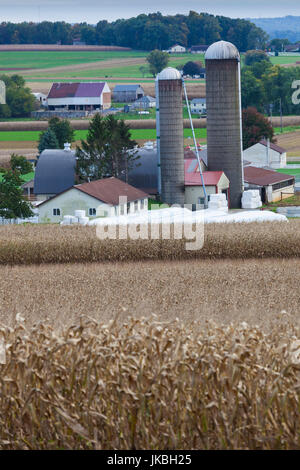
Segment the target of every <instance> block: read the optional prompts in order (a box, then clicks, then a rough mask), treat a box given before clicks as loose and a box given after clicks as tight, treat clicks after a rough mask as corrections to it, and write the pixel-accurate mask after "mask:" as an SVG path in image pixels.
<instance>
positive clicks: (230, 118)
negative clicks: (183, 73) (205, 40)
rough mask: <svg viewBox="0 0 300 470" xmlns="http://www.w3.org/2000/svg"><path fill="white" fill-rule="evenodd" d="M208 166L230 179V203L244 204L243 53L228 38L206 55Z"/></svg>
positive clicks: (214, 46) (219, 42) (213, 46)
mask: <svg viewBox="0 0 300 470" xmlns="http://www.w3.org/2000/svg"><path fill="white" fill-rule="evenodd" d="M205 66H206V112H207V159H208V169H209V170H211V171H220V170H221V171H224V173H225V174H226V176H227V177H228V179H229V181H230V188H229V191H230V193H229V204H230V207H232V208H238V207H241V197H242V192H243V165H242V155H243V148H242V112H241V80H240V54H239V51H238V50H237V48H236V47H235V46H234V45H233V44H231V43H230V42H226V41H218V42H216V43H214V44H212V45H211V46H210V47H209V48H208V49H207V51H206V54H205Z"/></svg>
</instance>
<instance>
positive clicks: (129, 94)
mask: <svg viewBox="0 0 300 470" xmlns="http://www.w3.org/2000/svg"><path fill="white" fill-rule="evenodd" d="M144 95H145V92H144V89H143V88H142V87H141V85H138V84H135V85H127V84H124V85H116V86H115V87H114V90H113V100H114V101H115V102H116V103H132V102H133V101H136V100H139V99H140V98H142V97H143V96H144Z"/></svg>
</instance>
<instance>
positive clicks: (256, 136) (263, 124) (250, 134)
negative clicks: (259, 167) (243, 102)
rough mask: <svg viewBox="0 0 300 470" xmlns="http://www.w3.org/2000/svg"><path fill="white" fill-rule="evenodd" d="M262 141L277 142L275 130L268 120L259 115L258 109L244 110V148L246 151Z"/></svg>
mask: <svg viewBox="0 0 300 470" xmlns="http://www.w3.org/2000/svg"><path fill="white" fill-rule="evenodd" d="M262 139H270V141H271V142H275V139H274V129H273V126H272V124H271V123H270V121H269V120H268V118H266V117H265V116H264V115H263V114H261V113H259V112H258V111H257V109H256V108H254V107H250V108H247V109H244V110H243V148H244V150H245V149H247V148H248V147H251V146H252V145H255V144H257V143H258V142H260V141H261V140H262Z"/></svg>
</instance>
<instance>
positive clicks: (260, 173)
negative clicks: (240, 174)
mask: <svg viewBox="0 0 300 470" xmlns="http://www.w3.org/2000/svg"><path fill="white" fill-rule="evenodd" d="M244 184H245V190H247V189H258V190H259V191H260V195H261V200H262V202H263V203H268V202H276V201H280V200H282V199H286V198H288V197H291V196H292V195H293V194H294V192H295V177H294V176H292V175H286V174H284V173H279V172H277V171H274V170H266V169H264V168H257V167H255V166H246V167H244Z"/></svg>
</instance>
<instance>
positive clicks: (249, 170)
mask: <svg viewBox="0 0 300 470" xmlns="http://www.w3.org/2000/svg"><path fill="white" fill-rule="evenodd" d="M244 179H245V181H246V183H250V184H255V185H257V186H268V185H269V184H276V183H281V182H282V181H288V180H291V179H293V180H294V179H295V176H293V175H286V174H285V173H279V172H278V171H274V170H265V169H264V168H257V167H255V166H246V167H245V168H244Z"/></svg>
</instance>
